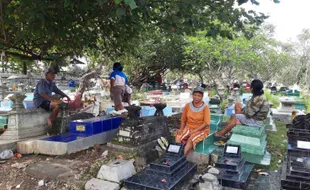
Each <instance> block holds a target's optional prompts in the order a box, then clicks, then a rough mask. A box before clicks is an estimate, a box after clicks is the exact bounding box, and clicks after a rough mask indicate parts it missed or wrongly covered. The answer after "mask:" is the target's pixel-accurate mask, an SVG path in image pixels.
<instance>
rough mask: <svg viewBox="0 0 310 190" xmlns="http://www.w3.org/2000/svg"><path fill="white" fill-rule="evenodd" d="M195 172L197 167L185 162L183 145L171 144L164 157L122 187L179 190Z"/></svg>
mask: <svg viewBox="0 0 310 190" xmlns="http://www.w3.org/2000/svg"><path fill="white" fill-rule="evenodd" d="M196 170H197V166H196V165H195V164H193V163H190V162H188V161H187V160H186V157H185V155H184V145H181V144H175V143H173V144H169V146H168V148H167V151H166V153H165V154H164V156H162V157H161V158H159V159H158V160H156V161H154V162H152V163H151V164H150V165H149V167H146V168H145V169H144V170H142V171H141V172H139V173H137V174H136V175H134V176H132V177H130V178H128V179H126V180H125V181H124V186H125V188H127V189H128V190H136V189H158V190H172V189H180V187H181V186H182V184H184V183H185V182H186V181H187V180H188V179H189V178H190V177H191V176H193V174H194V173H195V172H196Z"/></svg>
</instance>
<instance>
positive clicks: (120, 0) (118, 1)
mask: <svg viewBox="0 0 310 190" xmlns="http://www.w3.org/2000/svg"><path fill="white" fill-rule="evenodd" d="M122 1H123V0H114V2H115V3H116V4H120V3H121V2H122Z"/></svg>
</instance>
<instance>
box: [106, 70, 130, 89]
mask: <svg viewBox="0 0 310 190" xmlns="http://www.w3.org/2000/svg"><path fill="white" fill-rule="evenodd" d="M110 79H113V80H115V82H114V86H125V84H127V83H128V78H127V76H126V75H125V73H123V72H122V71H118V70H114V71H113V72H112V73H111V74H110Z"/></svg>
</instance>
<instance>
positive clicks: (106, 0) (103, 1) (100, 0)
mask: <svg viewBox="0 0 310 190" xmlns="http://www.w3.org/2000/svg"><path fill="white" fill-rule="evenodd" d="M97 2H98V3H99V4H100V5H103V4H105V3H107V2H108V0H97Z"/></svg>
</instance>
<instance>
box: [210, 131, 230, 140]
mask: <svg viewBox="0 0 310 190" xmlns="http://www.w3.org/2000/svg"><path fill="white" fill-rule="evenodd" d="M213 136H214V137H215V139H218V140H227V137H225V136H220V135H216V133H213Z"/></svg>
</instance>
